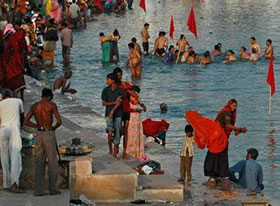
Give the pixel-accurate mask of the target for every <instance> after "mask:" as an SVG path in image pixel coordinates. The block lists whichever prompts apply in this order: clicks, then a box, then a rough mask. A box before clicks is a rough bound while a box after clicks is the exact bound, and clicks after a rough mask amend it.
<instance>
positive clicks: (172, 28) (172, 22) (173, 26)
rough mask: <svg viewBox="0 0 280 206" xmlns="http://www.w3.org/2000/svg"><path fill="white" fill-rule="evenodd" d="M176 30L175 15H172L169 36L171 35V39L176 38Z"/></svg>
mask: <svg viewBox="0 0 280 206" xmlns="http://www.w3.org/2000/svg"><path fill="white" fill-rule="evenodd" d="M174 31H175V25H174V20H173V15H171V19H170V28H169V36H170V38H171V39H173V38H174V36H173V34H174Z"/></svg>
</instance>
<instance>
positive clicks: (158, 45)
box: [154, 31, 168, 57]
mask: <svg viewBox="0 0 280 206" xmlns="http://www.w3.org/2000/svg"><path fill="white" fill-rule="evenodd" d="M165 34H166V33H165V31H162V32H160V35H159V38H158V39H156V42H155V50H154V51H155V55H157V56H161V57H164V56H165V51H166V50H167V48H168V39H167V38H166V37H165Z"/></svg>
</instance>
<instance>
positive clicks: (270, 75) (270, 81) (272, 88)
mask: <svg viewBox="0 0 280 206" xmlns="http://www.w3.org/2000/svg"><path fill="white" fill-rule="evenodd" d="M266 82H267V83H268V84H269V86H270V95H271V96H273V95H274V94H275V80H274V68H273V56H271V57H270V60H269V67H268V74H267V79H266Z"/></svg>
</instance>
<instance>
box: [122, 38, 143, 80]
mask: <svg viewBox="0 0 280 206" xmlns="http://www.w3.org/2000/svg"><path fill="white" fill-rule="evenodd" d="M128 48H129V50H130V53H129V56H128V58H127V60H126V68H128V66H129V64H130V71H131V75H132V77H134V78H137V79H140V78H141V69H142V68H141V60H142V58H141V56H140V54H139V52H138V51H137V49H136V48H135V45H134V43H129V44H128Z"/></svg>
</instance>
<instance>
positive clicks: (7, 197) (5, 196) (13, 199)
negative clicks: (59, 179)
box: [0, 190, 70, 206]
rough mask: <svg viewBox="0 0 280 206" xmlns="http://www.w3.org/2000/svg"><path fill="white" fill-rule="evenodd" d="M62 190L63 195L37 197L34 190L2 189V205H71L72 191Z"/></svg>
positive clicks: (0, 198)
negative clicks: (24, 191) (13, 190)
mask: <svg viewBox="0 0 280 206" xmlns="http://www.w3.org/2000/svg"><path fill="white" fill-rule="evenodd" d="M61 192H62V194H61V195H54V196H49V195H45V196H40V197H35V196H34V194H33V193H34V191H33V190H28V191H27V193H24V194H18V193H11V192H8V191H5V190H0V200H1V201H0V206H69V201H70V191H69V190H61Z"/></svg>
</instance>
